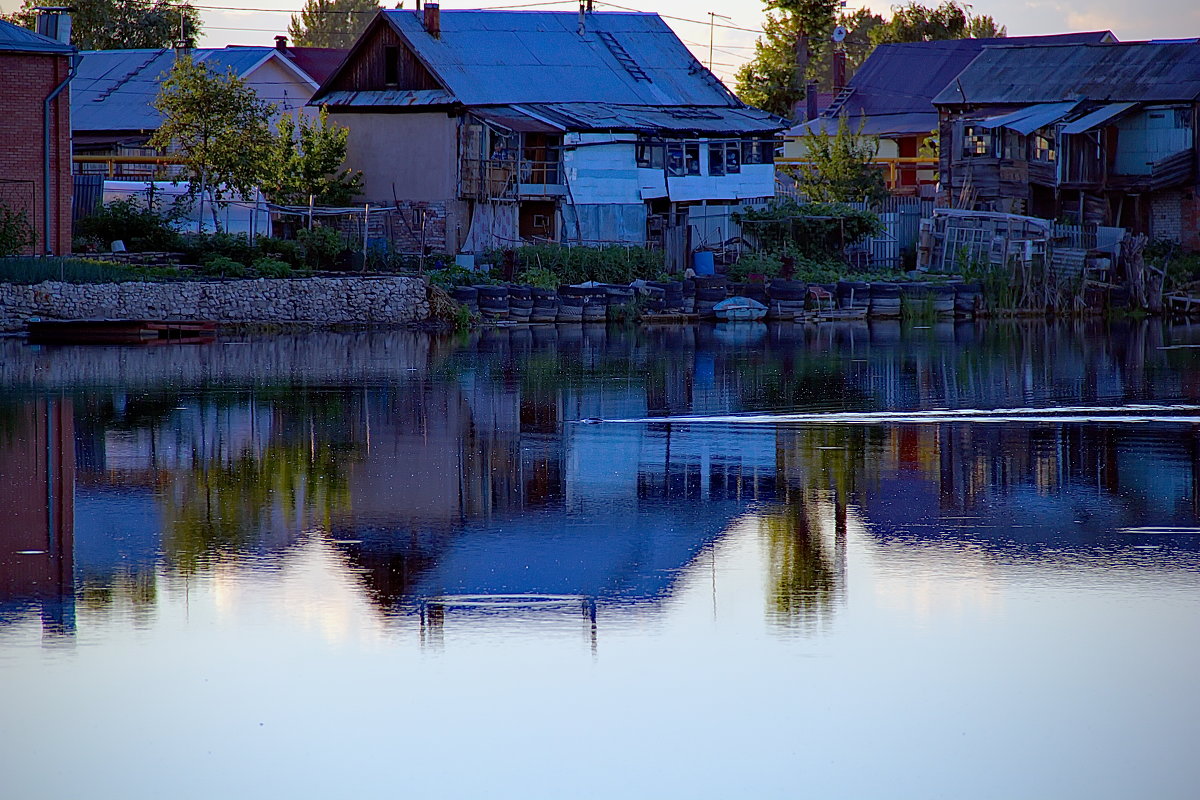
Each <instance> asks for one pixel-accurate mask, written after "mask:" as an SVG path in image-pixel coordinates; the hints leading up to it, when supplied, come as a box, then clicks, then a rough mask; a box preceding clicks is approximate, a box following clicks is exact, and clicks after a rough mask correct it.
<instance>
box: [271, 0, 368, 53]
mask: <svg viewBox="0 0 1200 800" xmlns="http://www.w3.org/2000/svg"><path fill="white" fill-rule="evenodd" d="M377 11H379V3H378V2H376V0H305V3H304V8H302V9H300V13H299V14H293V15H292V21H291V23H290V24H289V25H288V33H289V34H290V35H291V37H292V41H293V42H294V43H296V44H297V45H299V46H301V47H349V46H350V45H352V44H354V40H355V39H357V38H358V37H359V35H360V34H361V33H362V32H363V31H364V30H366V27H367V24H368V23H370V21H371V20H372V19H373V18H374V16H375V12H377Z"/></svg>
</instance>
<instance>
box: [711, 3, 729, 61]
mask: <svg viewBox="0 0 1200 800" xmlns="http://www.w3.org/2000/svg"><path fill="white" fill-rule="evenodd" d="M717 17H720V18H721V19H724V20H728V21H729V22H733V17H727V16H725V15H724V14H718V13H717V12H715V11H710V12H708V71H709V72H712V68H713V33H714V31H715V29H716V27H717Z"/></svg>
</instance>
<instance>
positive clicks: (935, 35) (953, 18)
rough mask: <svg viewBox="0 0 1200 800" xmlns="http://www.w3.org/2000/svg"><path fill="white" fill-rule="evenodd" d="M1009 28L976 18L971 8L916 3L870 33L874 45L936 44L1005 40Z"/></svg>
mask: <svg viewBox="0 0 1200 800" xmlns="http://www.w3.org/2000/svg"><path fill="white" fill-rule="evenodd" d="M1006 33H1007V29H1006V28H1005V27H1004V26H1003V25H997V24H996V20H994V19H992V18H991V17H989V16H980V17H977V16H974V15H972V14H971V12H970V11H969V10H968V6H966V5H962V4H960V3H957V2H954V0H947V2H944V3H942V4H941V5H940V6H937V7H936V8H928V7H926V6H923V5H920V4H919V3H916V2H910V3H909V4H908V5H906V6H900V7H898V8H896V10H895V12H894V13H893V14H892V18H891V19H890V20H888V21H887V22H885V23H884V24H883V25H880V26H878V27H876V28H875V29H874V30H872V31H871V43H872V44H876V45H879V44H883V43H885V42H933V41H938V40H942V39H982V38H997V37H1003V36H1004V35H1005V34H1006Z"/></svg>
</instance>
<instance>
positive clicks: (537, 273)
mask: <svg viewBox="0 0 1200 800" xmlns="http://www.w3.org/2000/svg"><path fill="white" fill-rule="evenodd" d="M517 283H522V284H525V285H527V286H536V287H537V288H539V289H557V288H558V286H559V284H560V283H562V281H560V280H559V279H558V276H557V275H555V274H554V270H549V269H546V268H545V267H529V268H527V269H525V270H523V271H522V272H521V273H520V274H519V275H517Z"/></svg>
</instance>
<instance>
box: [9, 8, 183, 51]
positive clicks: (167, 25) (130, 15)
mask: <svg viewBox="0 0 1200 800" xmlns="http://www.w3.org/2000/svg"><path fill="white" fill-rule="evenodd" d="M44 5H45V3H43V2H39V0H25V2H24V4H23V5H22V6H21V8H20V10H18V11H16V12H15V13H13V14H12V16H11V17H9V18H8V19H9V21H10V22H12V23H14V24H16V25H22V26H24V27H26V28H29V29H30V30H35V29H36V26H37V11H36V9H37V8H38V7H39V6H44ZM181 33H182V35H183V36H182V41H183V43H184V45H185V46H186V47H195V46H196V40H197V39H198V38H199V36H200V12H199V11H197V10H196V9H194V8H192V7H191V6H186V5H183V6H179V5H174V4H172V3H167V2H153V1H152V0H77V2H74V3H72V4H71V44H73V45H75V46H76V47H78V48H79V49H80V50H119V49H124V48H137V47H141V48H162V47H173V46H175V44H176V43H177V42H179V41H180V34H181Z"/></svg>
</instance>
